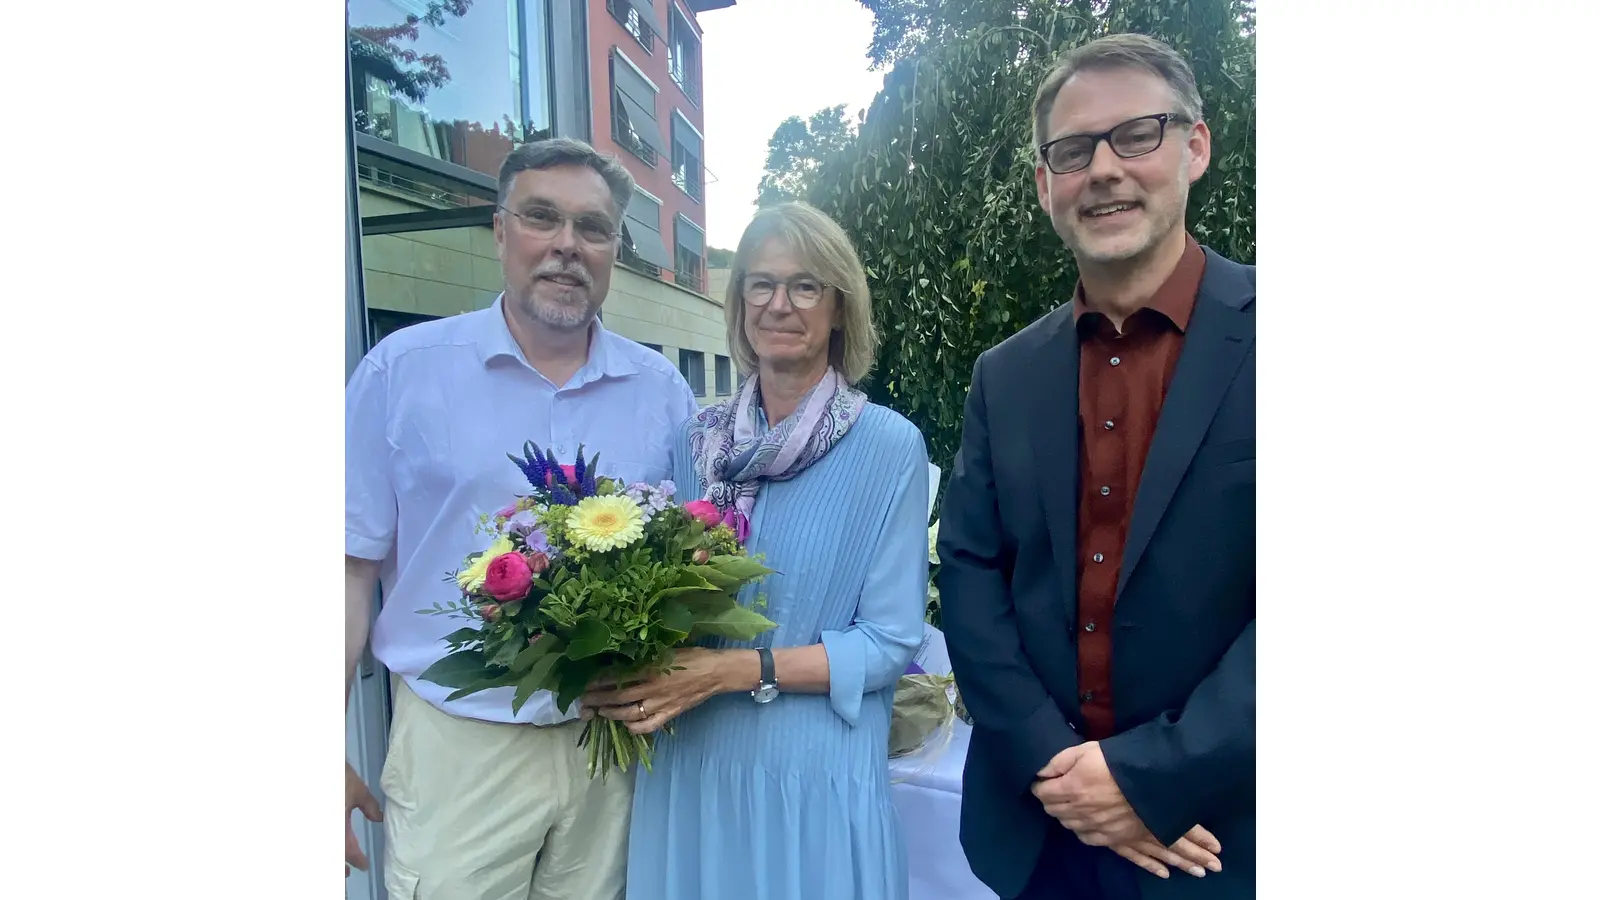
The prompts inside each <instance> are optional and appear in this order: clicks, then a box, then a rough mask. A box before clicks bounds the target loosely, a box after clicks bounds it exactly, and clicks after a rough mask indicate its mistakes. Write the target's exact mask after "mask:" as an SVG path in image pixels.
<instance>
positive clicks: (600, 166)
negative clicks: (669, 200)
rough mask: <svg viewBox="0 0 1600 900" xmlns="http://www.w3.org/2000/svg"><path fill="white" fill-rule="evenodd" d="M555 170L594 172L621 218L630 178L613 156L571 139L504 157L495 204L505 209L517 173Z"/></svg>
mask: <svg viewBox="0 0 1600 900" xmlns="http://www.w3.org/2000/svg"><path fill="white" fill-rule="evenodd" d="M557 166H588V167H589V168H591V169H593V170H595V171H596V172H598V173H599V174H600V177H601V178H603V179H605V182H606V187H609V188H610V189H611V202H612V203H613V204H615V205H616V207H617V218H618V219H619V220H620V219H621V218H622V214H623V211H624V210H626V209H627V208H628V201H629V200H632V199H633V176H632V175H631V174H629V173H628V170H627V169H624V168H623V167H622V163H620V162H618V161H617V158H616V157H615V156H612V155H610V154H608V153H601V152H600V151H598V150H596V149H594V148H593V147H591V146H589V145H588V144H586V143H584V142H583V141H579V140H574V139H573V138H549V139H546V140H542V141H530V142H528V143H526V144H522V145H520V146H518V147H517V148H516V149H515V150H512V151H511V152H510V153H509V154H507V155H506V161H505V162H503V163H501V164H500V192H499V196H498V197H497V198H496V200H495V202H496V203H498V204H500V205H501V206H505V205H506V199H507V198H508V197H510V195H511V182H512V181H515V180H516V177H517V173H518V172H527V171H540V170H543V169H553V168H555V167H557Z"/></svg>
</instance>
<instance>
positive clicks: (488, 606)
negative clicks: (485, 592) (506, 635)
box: [478, 603, 500, 622]
mask: <svg viewBox="0 0 1600 900" xmlns="http://www.w3.org/2000/svg"><path fill="white" fill-rule="evenodd" d="M478 614H479V615H481V616H483V620H484V621H485V622H493V621H494V620H495V619H496V618H497V617H498V616H499V615H500V605H499V604H498V603H485V604H484V605H483V606H481V607H479V608H478Z"/></svg>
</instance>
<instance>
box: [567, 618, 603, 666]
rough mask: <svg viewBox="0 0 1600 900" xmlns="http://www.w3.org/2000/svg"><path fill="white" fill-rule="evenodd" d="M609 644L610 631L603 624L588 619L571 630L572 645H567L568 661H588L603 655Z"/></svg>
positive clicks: (597, 620) (593, 619)
mask: <svg viewBox="0 0 1600 900" xmlns="http://www.w3.org/2000/svg"><path fill="white" fill-rule="evenodd" d="M610 644H611V629H610V627H608V626H607V625H606V623H605V622H603V621H601V620H599V619H595V618H588V619H584V620H583V621H581V622H579V623H578V627H577V628H574V629H573V630H572V643H570V644H568V645H567V658H568V659H588V658H589V657H591V656H596V655H598V654H601V653H604V652H605V650H606V647H608V646H610Z"/></svg>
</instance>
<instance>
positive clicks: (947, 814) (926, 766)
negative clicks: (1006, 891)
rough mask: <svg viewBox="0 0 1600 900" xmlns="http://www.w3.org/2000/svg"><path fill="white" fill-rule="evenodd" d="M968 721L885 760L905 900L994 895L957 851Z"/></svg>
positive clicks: (988, 898)
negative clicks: (905, 878) (899, 836)
mask: <svg viewBox="0 0 1600 900" xmlns="http://www.w3.org/2000/svg"><path fill="white" fill-rule="evenodd" d="M971 738H972V727H971V726H970V725H968V724H967V723H965V722H963V721H961V720H960V719H956V720H955V727H954V730H953V731H952V732H951V735H950V738H949V741H948V743H947V742H946V741H945V738H944V736H943V735H942V734H935V735H934V736H933V737H932V738H930V739H929V741H928V745H927V746H925V747H923V748H922V750H921V752H919V753H917V754H914V755H912V756H902V757H900V758H899V759H891V760H889V777H890V778H891V779H893V781H894V782H895V783H894V784H892V785H891V786H890V788H889V791H890V794H891V795H892V796H893V798H894V805H895V808H896V809H897V810H898V811H899V813H900V829H901V831H902V832H903V833H904V834H905V838H906V851H907V854H908V856H909V857H910V860H909V862H910V869H911V900H997V898H996V895H995V893H994V891H991V890H989V889H988V888H987V887H985V886H984V885H983V882H981V881H979V880H978V878H977V876H975V875H973V874H972V870H971V869H970V868H968V867H967V857H966V854H965V853H963V852H962V851H961V837H960V827H961V768H962V766H964V765H966V761H967V743H968V741H970V740H971Z"/></svg>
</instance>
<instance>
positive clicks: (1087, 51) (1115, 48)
mask: <svg viewBox="0 0 1600 900" xmlns="http://www.w3.org/2000/svg"><path fill="white" fill-rule="evenodd" d="M1107 69H1142V70H1143V71H1146V72H1149V73H1150V74H1152V75H1158V76H1160V77H1161V79H1162V80H1164V81H1165V82H1166V83H1167V86H1168V87H1170V88H1172V94H1173V96H1174V97H1175V98H1176V99H1177V108H1176V109H1174V110H1172V112H1175V113H1178V114H1179V115H1181V116H1183V117H1184V118H1186V119H1188V120H1189V122H1190V123H1195V122H1199V121H1200V118H1201V116H1202V115H1203V114H1204V112H1205V109H1204V107H1203V105H1202V104H1201V102H1200V89H1199V88H1197V87H1196V86H1195V82H1194V71H1193V70H1191V69H1190V68H1189V63H1188V62H1187V61H1185V60H1184V58H1183V57H1182V56H1179V55H1178V52H1177V51H1176V50H1174V49H1172V48H1171V47H1170V46H1168V45H1166V44H1164V43H1162V42H1161V41H1158V40H1156V39H1155V38H1152V37H1146V36H1145V35H1142V34H1112V35H1107V36H1105V37H1103V38H1098V39H1096V40H1093V41H1090V42H1089V43H1087V44H1084V45H1083V46H1081V47H1078V48H1076V49H1074V50H1072V51H1071V52H1069V53H1067V55H1066V56H1064V57H1062V58H1061V61H1060V62H1058V63H1056V64H1055V67H1054V68H1052V69H1051V70H1050V74H1048V75H1046V76H1045V79H1044V81H1043V83H1041V84H1040V85H1039V91H1038V93H1036V94H1035V95H1034V98H1033V146H1034V148H1035V149H1037V148H1038V147H1039V145H1040V144H1043V143H1044V142H1045V141H1046V140H1048V139H1049V137H1050V136H1049V135H1048V134H1046V131H1047V130H1048V129H1049V127H1050V107H1052V106H1054V105H1055V102H1056V95H1057V94H1059V93H1061V88H1062V86H1063V85H1065V84H1066V83H1067V81H1068V80H1069V79H1071V78H1072V76H1074V75H1076V74H1078V73H1079V72H1087V71H1091V70H1092V71H1102V72H1103V71H1105V70H1107Z"/></svg>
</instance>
